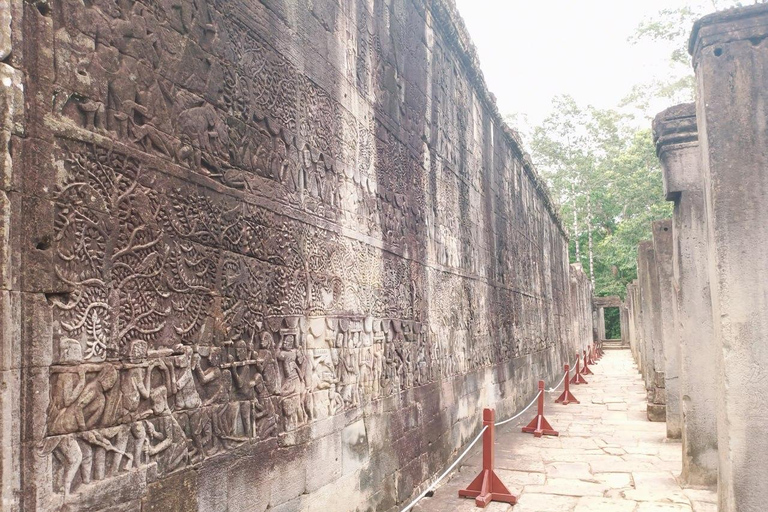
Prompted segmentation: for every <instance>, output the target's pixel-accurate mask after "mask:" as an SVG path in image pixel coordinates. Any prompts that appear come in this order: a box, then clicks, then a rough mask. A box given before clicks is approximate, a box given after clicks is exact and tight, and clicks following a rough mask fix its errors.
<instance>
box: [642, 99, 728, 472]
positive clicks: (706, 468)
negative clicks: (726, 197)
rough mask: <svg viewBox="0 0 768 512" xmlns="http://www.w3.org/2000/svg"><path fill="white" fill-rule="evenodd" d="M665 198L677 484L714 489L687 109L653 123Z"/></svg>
mask: <svg viewBox="0 0 768 512" xmlns="http://www.w3.org/2000/svg"><path fill="white" fill-rule="evenodd" d="M653 130H654V136H655V139H656V148H657V153H658V155H659V159H660V160H661V164H662V171H663V175H664V183H665V192H666V196H667V199H668V200H670V201H674V204H675V209H674V214H673V229H672V231H673V238H674V257H673V274H674V280H673V283H674V286H675V290H676V302H677V307H676V308H675V310H676V311H677V312H678V315H677V321H676V324H677V325H676V329H677V336H678V338H679V340H680V396H681V400H682V401H681V410H682V419H683V421H682V440H683V471H682V475H681V477H682V479H683V481H685V482H686V483H688V484H691V485H713V484H715V483H716V482H717V421H716V413H717V403H716V400H717V398H716V397H717V381H716V378H715V376H717V375H718V371H717V359H718V355H717V349H716V347H715V340H714V335H713V333H712V305H711V297H710V292H709V269H708V264H707V261H708V260H707V237H708V234H707V218H706V210H705V204H704V194H703V183H702V176H701V165H700V161H701V158H700V149H699V145H698V136H697V127H696V109H695V105H694V104H692V103H687V104H683V105H678V106H676V107H672V108H670V109H667V110H665V111H664V112H662V113H660V114H659V115H658V116H656V119H655V120H654V124H653Z"/></svg>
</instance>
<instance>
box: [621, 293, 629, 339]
mask: <svg viewBox="0 0 768 512" xmlns="http://www.w3.org/2000/svg"><path fill="white" fill-rule="evenodd" d="M619 315H620V319H621V346H622V347H625V348H628V347H629V310H628V309H627V304H626V302H625V303H624V304H622V305H621V308H619Z"/></svg>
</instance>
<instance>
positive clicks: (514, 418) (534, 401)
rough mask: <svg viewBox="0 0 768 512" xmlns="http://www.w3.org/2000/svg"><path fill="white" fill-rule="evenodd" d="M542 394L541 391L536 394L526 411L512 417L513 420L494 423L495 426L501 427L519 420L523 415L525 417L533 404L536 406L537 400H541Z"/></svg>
mask: <svg viewBox="0 0 768 512" xmlns="http://www.w3.org/2000/svg"><path fill="white" fill-rule="evenodd" d="M540 394H541V391H539V392H538V393H536V396H535V397H533V400H531V403H529V404H528V405H526V406H525V409H523V410H522V411H520V412H519V413H517V414H515V415H514V416H512V417H511V418H508V419H506V420H504V421H499V422H498V423H494V424H493V425H494V426H496V427H500V426H502V425H504V424H505V423H509V422H510V421H512V420H516V419H517V418H519V417H520V416H522V415H523V413H524V412H525V411H527V410H528V409H530V408H531V406H532V405H533V404H535V403H536V400H538V399H539V395H540Z"/></svg>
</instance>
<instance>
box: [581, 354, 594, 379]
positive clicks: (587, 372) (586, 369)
mask: <svg viewBox="0 0 768 512" xmlns="http://www.w3.org/2000/svg"><path fill="white" fill-rule="evenodd" d="M581 373H582V375H594V373H592V370H590V369H589V364H588V361H587V351H586V350H585V351H584V366H583V367H582V368H581Z"/></svg>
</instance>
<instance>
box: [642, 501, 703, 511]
mask: <svg viewBox="0 0 768 512" xmlns="http://www.w3.org/2000/svg"><path fill="white" fill-rule="evenodd" d="M692 511H693V509H692V508H691V506H690V505H683V504H680V503H640V504H639V505H638V507H637V510H636V512H692Z"/></svg>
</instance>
